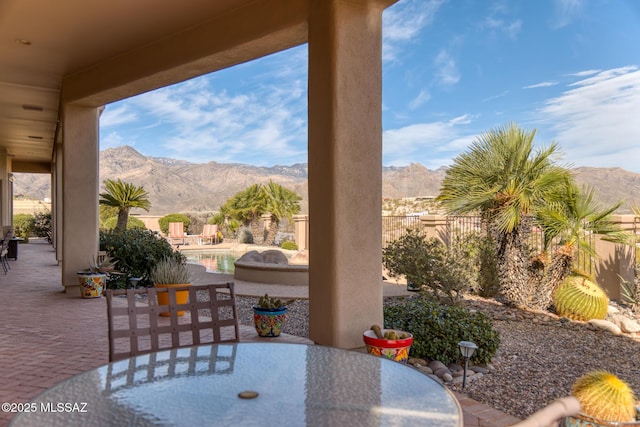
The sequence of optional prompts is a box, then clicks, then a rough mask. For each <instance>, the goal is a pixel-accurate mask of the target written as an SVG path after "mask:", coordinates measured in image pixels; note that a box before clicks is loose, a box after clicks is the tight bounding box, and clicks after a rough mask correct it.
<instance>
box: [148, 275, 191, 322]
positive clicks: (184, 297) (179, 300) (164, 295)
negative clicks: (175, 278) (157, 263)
mask: <svg viewBox="0 0 640 427" xmlns="http://www.w3.org/2000/svg"><path fill="white" fill-rule="evenodd" d="M185 286H191V283H183V284H175V285H158V284H156V285H155V287H156V288H160V289H166V288H184V287H185ZM156 295H157V296H158V305H169V292H160V293H158V294H156ZM188 300H189V291H187V290H184V291H176V304H186V303H187V301H188ZM182 315H184V310H180V311H178V316H182ZM160 316H164V317H169V316H171V313H169V312H168V311H162V312H160Z"/></svg>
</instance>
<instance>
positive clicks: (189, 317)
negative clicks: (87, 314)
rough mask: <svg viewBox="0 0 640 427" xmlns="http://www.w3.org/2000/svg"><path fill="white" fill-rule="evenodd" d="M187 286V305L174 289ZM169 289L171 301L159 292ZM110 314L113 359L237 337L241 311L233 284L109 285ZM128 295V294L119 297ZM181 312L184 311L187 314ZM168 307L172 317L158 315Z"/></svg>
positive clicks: (231, 340) (219, 341)
mask: <svg viewBox="0 0 640 427" xmlns="http://www.w3.org/2000/svg"><path fill="white" fill-rule="evenodd" d="M180 290H188V291H189V300H188V302H187V303H186V304H177V303H176V291H180ZM162 292H168V294H169V304H168V305H158V302H157V294H159V293H162ZM106 296H107V318H108V324H109V325H108V328H109V361H110V362H113V361H116V360H121V359H126V358H129V357H133V356H137V355H139V354H146V353H152V352H157V351H161V350H168V349H173V348H180V347H189V346H193V345H202V344H212V343H222V342H238V341H239V340H240V334H239V325H238V314H237V309H236V304H235V302H236V299H235V291H234V287H233V283H226V284H218V285H204V286H185V287H175V288H167V289H156V288H143V289H117V290H112V289H109V290H107V292H106ZM121 296H124V298H121ZM178 311H185V314H184V315H183V316H180V315H178ZM160 312H169V313H170V315H169V316H168V317H161V316H159V313H160Z"/></svg>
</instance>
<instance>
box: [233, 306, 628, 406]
mask: <svg viewBox="0 0 640 427" xmlns="http://www.w3.org/2000/svg"><path fill="white" fill-rule="evenodd" d="M255 301H256V298H255V297H253V298H248V297H237V305H238V314H239V317H240V323H241V324H244V325H252V324H253V312H252V309H251V307H252V305H253V304H254V303H255ZM307 303H308V301H307V300H296V301H295V303H293V304H291V305H290V306H289V308H288V310H287V324H286V326H285V330H284V332H286V333H289V334H293V335H298V336H304V337H308V334H309V327H308V306H307ZM466 304H467V305H469V306H471V307H472V308H474V309H476V310H479V311H481V312H483V313H485V314H487V315H488V316H490V317H491V318H493V319H494V328H495V329H496V330H497V331H498V332H499V333H500V338H501V344H500V348H499V349H498V352H497V354H496V357H495V358H494V361H493V363H492V367H493V369H492V371H491V373H489V374H488V375H485V376H483V377H482V378H480V379H478V380H475V381H471V382H469V383H467V387H466V389H465V393H466V394H467V395H468V396H469V397H471V398H473V399H475V400H477V401H479V402H482V403H485V404H487V405H489V406H491V407H493V408H496V409H498V410H501V411H503V412H505V413H508V414H510V415H513V416H516V417H519V418H525V417H527V416H529V415H531V414H532V413H533V412H535V411H536V410H538V409H540V408H542V407H544V406H545V405H547V404H548V403H550V402H551V401H552V400H554V399H556V398H558V397H562V396H566V395H569V393H570V388H571V384H573V382H574V381H575V380H576V379H577V378H578V377H580V376H581V375H582V374H584V373H586V372H587V371H590V370H594V369H603V370H609V371H611V372H613V373H615V374H616V375H618V376H619V377H620V378H622V379H624V380H625V381H627V382H628V383H629V385H630V386H631V387H632V388H633V389H634V390H635V392H636V395H637V396H638V397H640V396H639V395H640V342H639V341H638V340H634V339H631V338H629V337H625V336H615V335H612V334H611V333H609V332H605V331H601V330H595V329H594V328H593V327H590V326H589V325H586V324H584V323H580V322H572V321H567V320H566V319H559V318H557V317H555V316H553V315H549V314H546V313H529V312H521V311H518V310H515V309H512V308H507V307H504V306H502V305H501V304H499V303H496V302H495V301H491V300H480V299H474V300H472V301H466ZM451 387H452V388H453V387H455V386H451Z"/></svg>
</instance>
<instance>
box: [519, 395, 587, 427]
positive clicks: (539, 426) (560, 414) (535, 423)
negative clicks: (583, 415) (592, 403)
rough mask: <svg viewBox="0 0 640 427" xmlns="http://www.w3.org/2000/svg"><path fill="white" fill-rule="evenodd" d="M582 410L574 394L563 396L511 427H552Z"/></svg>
mask: <svg viewBox="0 0 640 427" xmlns="http://www.w3.org/2000/svg"><path fill="white" fill-rule="evenodd" d="M578 412H580V402H578V399H576V398H575V397H573V396H567V397H562V398H560V399H556V400H554V401H553V402H551V403H550V404H549V405H547V406H545V407H544V408H542V409H540V410H539V411H537V412H534V413H533V414H531V415H530V416H529V417H528V418H525V419H524V420H522V421H520V422H519V423H517V424H514V425H513V426H511V427H551V426H557V425H558V421H560V420H561V419H563V418H565V417H569V416H572V415H576V414H577V413H578Z"/></svg>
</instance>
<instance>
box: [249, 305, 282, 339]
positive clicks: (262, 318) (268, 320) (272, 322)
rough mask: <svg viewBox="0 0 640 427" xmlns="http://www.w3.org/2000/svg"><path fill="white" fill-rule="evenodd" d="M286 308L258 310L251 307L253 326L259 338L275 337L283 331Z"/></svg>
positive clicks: (256, 307)
mask: <svg viewBox="0 0 640 427" xmlns="http://www.w3.org/2000/svg"><path fill="white" fill-rule="evenodd" d="M286 320H287V307H280V308H260V307H258V306H255V305H254V306H253V324H254V326H255V327H256V332H257V333H258V335H259V336H261V337H277V336H279V335H280V333H281V332H282V330H283V329H284V324H285V321H286Z"/></svg>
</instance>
